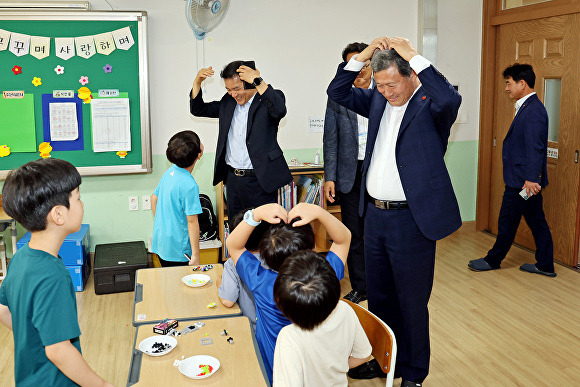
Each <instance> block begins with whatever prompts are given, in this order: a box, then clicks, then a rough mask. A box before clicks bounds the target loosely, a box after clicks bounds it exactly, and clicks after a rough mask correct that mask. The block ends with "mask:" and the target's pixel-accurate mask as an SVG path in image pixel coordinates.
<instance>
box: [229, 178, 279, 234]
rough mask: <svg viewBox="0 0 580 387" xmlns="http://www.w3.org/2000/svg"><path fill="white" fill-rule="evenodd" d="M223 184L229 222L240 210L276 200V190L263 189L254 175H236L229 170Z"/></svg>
mask: <svg viewBox="0 0 580 387" xmlns="http://www.w3.org/2000/svg"><path fill="white" fill-rule="evenodd" d="M225 184H226V196H227V206H228V209H227V210H228V220H229V222H231V221H232V219H233V218H234V216H236V214H237V213H238V212H240V211H243V210H246V209H248V208H250V207H252V208H253V207H259V206H261V205H262V204H267V203H276V202H277V201H278V191H274V192H266V191H264V189H263V188H262V186H261V185H260V183H259V182H258V178H257V177H256V176H236V175H235V174H234V173H233V172H232V171H231V170H229V171H228V176H227V178H226V181H225ZM230 231H231V230H230Z"/></svg>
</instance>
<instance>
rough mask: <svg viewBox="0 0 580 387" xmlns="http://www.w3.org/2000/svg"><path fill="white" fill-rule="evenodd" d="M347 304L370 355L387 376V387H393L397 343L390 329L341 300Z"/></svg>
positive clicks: (366, 313) (375, 318)
mask: <svg viewBox="0 0 580 387" xmlns="http://www.w3.org/2000/svg"><path fill="white" fill-rule="evenodd" d="M342 301H345V302H346V303H348V304H349V305H350V306H351V308H352V309H353V310H354V312H355V313H356V315H357V317H358V319H359V321H360V324H361V325H362V327H363V329H364V331H365V333H366V335H367V337H368V339H369V342H370V343H371V347H373V352H372V355H373V357H374V358H375V359H376V361H377V362H378V363H379V365H380V366H381V369H382V370H383V372H385V373H386V374H387V386H392V385H393V379H394V374H395V359H396V357H397V341H396V339H395V334H394V333H393V331H392V330H391V328H390V327H389V326H388V325H387V324H385V322H384V321H383V320H381V319H380V318H378V317H377V316H375V315H374V314H373V313H371V312H370V311H368V310H367V309H365V308H363V307H362V306H360V305H358V304H355V303H353V302H350V301H348V300H345V299H342Z"/></svg>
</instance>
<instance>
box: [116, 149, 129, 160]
mask: <svg viewBox="0 0 580 387" xmlns="http://www.w3.org/2000/svg"><path fill="white" fill-rule="evenodd" d="M117 156H119V157H120V158H122V159H124V158H125V157H127V151H118V152H117Z"/></svg>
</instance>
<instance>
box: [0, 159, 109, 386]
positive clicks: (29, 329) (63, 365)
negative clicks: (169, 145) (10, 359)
mask: <svg viewBox="0 0 580 387" xmlns="http://www.w3.org/2000/svg"><path fill="white" fill-rule="evenodd" d="M80 184H81V176H80V175H79V173H78V171H77V170H76V168H75V167H74V166H73V165H72V164H71V163H69V162H68V161H64V160H58V159H52V158H50V159H40V160H36V161H31V162H29V163H27V164H24V165H23V166H21V167H20V168H18V169H16V170H13V171H11V172H10V173H9V174H8V176H7V177H6V181H5V182H4V187H3V189H2V195H3V196H4V203H3V204H4V210H5V211H6V213H7V214H8V215H9V216H11V217H12V218H13V219H15V220H16V221H17V222H18V223H20V224H21V225H23V226H24V227H25V228H26V229H27V230H28V231H30V233H31V237H30V242H29V243H28V244H27V245H26V246H23V247H21V248H20V249H18V252H17V253H16V254H14V256H13V257H12V259H11V260H10V270H9V271H8V274H7V276H6V278H5V279H4V282H2V286H1V287H0V322H2V323H3V324H4V325H6V326H7V327H8V329H11V330H12V332H13V334H14V379H15V381H16V385H17V386H76V385H77V384H80V385H83V386H87V385H91V386H112V384H109V383H107V382H105V381H104V380H103V379H102V378H101V377H99V376H98V375H97V374H96V373H95V372H94V371H93V370H92V369H91V367H89V365H88V364H87V363H86V361H85V359H83V356H82V355H81V345H80V340H79V336H80V334H81V331H80V328H79V323H78V317H77V303H76V296H75V291H74V287H73V283H72V279H71V276H70V274H69V272H68V270H67V269H66V267H65V266H64V264H63V263H62V259H61V258H59V257H58V251H59V250H60V246H61V245H62V242H63V241H64V238H65V237H66V236H67V235H69V234H72V233H74V232H77V231H79V230H80V228H81V222H82V220H83V214H84V209H83V202H82V201H81V198H80V194H79V185H80ZM4 348H6V346H5V347H4Z"/></svg>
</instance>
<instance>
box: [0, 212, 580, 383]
mask: <svg viewBox="0 0 580 387" xmlns="http://www.w3.org/2000/svg"><path fill="white" fill-rule="evenodd" d="M494 240H495V238H494V237H492V236H489V235H487V234H484V233H481V232H475V230H474V228H473V225H472V224H469V225H468V226H464V228H462V229H461V230H460V231H458V232H456V233H455V234H453V235H452V236H450V237H448V238H446V239H445V240H443V241H441V242H439V243H438V244H437V260H436V269H435V270H436V273H435V285H434V288H433V295H432V297H431V302H430V304H429V306H430V313H431V352H432V356H431V370H430V374H429V376H428V378H427V379H426V381H425V383H424V385H425V386H580V273H578V272H576V271H573V270H571V269H568V268H564V267H562V266H559V265H557V266H556V272H557V273H558V277H557V278H547V277H543V276H539V275H535V274H529V273H525V272H521V271H520V270H519V269H518V267H519V265H521V264H522V263H524V262H533V261H534V259H533V254H532V253H530V252H529V251H526V250H523V249H520V248H512V249H511V251H510V253H509V254H508V257H507V258H506V260H505V261H504V262H503V267H502V269H501V270H495V271H492V272H485V273H475V272H472V271H469V270H468V269H467V262H468V261H469V260H470V259H474V258H478V257H481V256H482V255H484V254H485V252H486V251H487V250H488V249H489V248H490V247H491V246H492V244H493V242H494ZM349 290H350V289H349V285H348V282H347V281H346V280H343V292H344V293H346V292H347V291H349ZM77 302H78V311H79V316H80V317H79V322H80V326H81V331H82V332H83V334H82V336H81V345H82V348H83V355H84V356H85V358H86V359H87V361H88V363H89V364H90V365H91V367H92V368H93V369H94V370H96V371H97V372H98V373H99V374H100V375H101V376H103V377H104V378H106V379H107V380H109V381H111V382H112V383H114V384H115V385H116V386H124V385H126V382H127V373H128V370H129V360H130V350H131V346H132V344H133V334H134V328H133V327H132V326H131V316H132V305H133V293H120V294H112V295H101V296H96V295H95V294H94V290H93V283H92V276H91V278H90V279H89V282H88V285H87V287H86V289H85V291H84V292H82V293H77ZM362 305H364V306H366V302H363V303H362ZM0 342H1V343H2V346H1V348H0V386H13V385H14V380H13V378H14V370H13V361H14V359H13V351H14V349H13V341H12V335H11V333H10V332H9V331H8V330H7V329H5V328H4V327H3V326H1V327H0ZM193 384H195V381H192V385H193ZM399 384H400V379H398V380H395V386H399ZM350 385H351V386H357V387H362V386H384V385H385V380H384V379H374V380H364V381H361V380H356V381H355V380H352V381H351V382H350Z"/></svg>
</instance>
